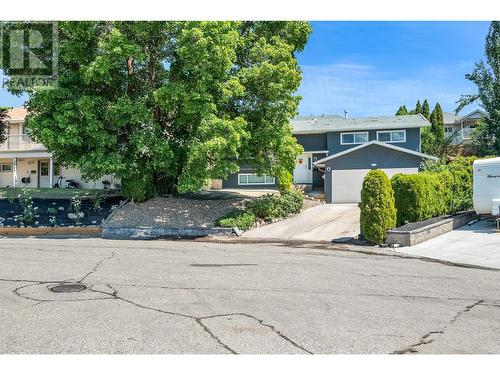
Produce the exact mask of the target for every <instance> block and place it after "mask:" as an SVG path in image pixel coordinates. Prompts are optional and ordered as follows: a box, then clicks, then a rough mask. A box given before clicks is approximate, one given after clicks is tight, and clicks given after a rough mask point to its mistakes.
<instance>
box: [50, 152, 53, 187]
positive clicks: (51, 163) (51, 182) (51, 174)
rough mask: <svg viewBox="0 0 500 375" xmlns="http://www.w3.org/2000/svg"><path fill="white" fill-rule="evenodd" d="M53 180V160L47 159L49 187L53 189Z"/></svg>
mask: <svg viewBox="0 0 500 375" xmlns="http://www.w3.org/2000/svg"><path fill="white" fill-rule="evenodd" d="M53 178H54V159H52V158H50V159H49V187H50V188H51V187H54V184H53V181H52V180H53Z"/></svg>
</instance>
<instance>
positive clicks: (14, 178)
mask: <svg viewBox="0 0 500 375" xmlns="http://www.w3.org/2000/svg"><path fill="white" fill-rule="evenodd" d="M16 182H17V158H13V159H12V187H16Z"/></svg>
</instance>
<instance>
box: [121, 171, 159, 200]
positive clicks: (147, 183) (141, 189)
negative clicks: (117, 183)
mask: <svg viewBox="0 0 500 375" xmlns="http://www.w3.org/2000/svg"><path fill="white" fill-rule="evenodd" d="M121 192H122V194H123V196H124V197H125V198H127V199H129V200H133V201H134V202H144V201H146V200H148V199H150V198H152V197H153V195H154V184H153V177H152V176H151V175H149V174H145V175H136V176H130V177H126V178H122V179H121Z"/></svg>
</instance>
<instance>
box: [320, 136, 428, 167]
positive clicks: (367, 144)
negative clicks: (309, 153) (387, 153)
mask: <svg viewBox="0 0 500 375" xmlns="http://www.w3.org/2000/svg"><path fill="white" fill-rule="evenodd" d="M370 145H379V146H382V147H387V148H391V149H393V150H396V151H400V152H405V153H407V154H412V155H415V156H420V157H422V158H426V159H430V160H434V161H437V160H438V158H437V157H435V156H432V155H427V154H424V153H422V152H418V151H413V150H409V149H407V148H404V147H399V146H394V145H391V144H389V143H384V142H379V141H375V140H373V141H370V142H366V143H363V144H361V145H359V146H356V147H352V148H350V149H348V150H345V151H342V152H338V153H336V154H333V155H330V156H327V157H325V158H323V159H320V160H317V161H315V162H314V163H313V164H314V165H316V166H322V165H324V164H325V162H327V161H328V160H332V159H335V158H338V157H340V156H343V155H347V154H350V153H351V152H354V151H357V150H360V149H362V148H365V147H368V146H370Z"/></svg>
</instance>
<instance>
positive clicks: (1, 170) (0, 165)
mask: <svg viewBox="0 0 500 375" xmlns="http://www.w3.org/2000/svg"><path fill="white" fill-rule="evenodd" d="M4 165H8V166H9V167H10V170H8V171H4V169H3V166H4ZM10 172H12V164H11V163H0V173H10Z"/></svg>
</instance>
